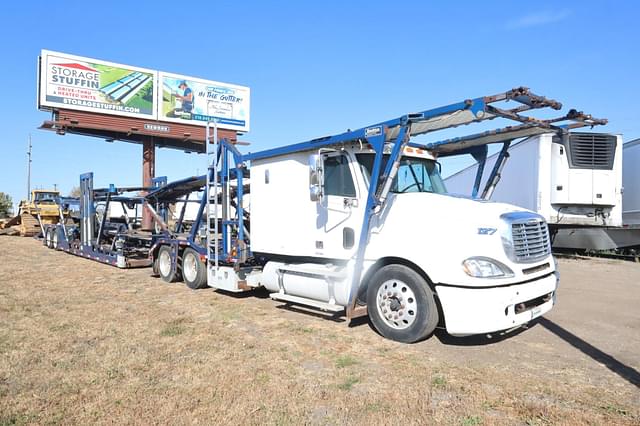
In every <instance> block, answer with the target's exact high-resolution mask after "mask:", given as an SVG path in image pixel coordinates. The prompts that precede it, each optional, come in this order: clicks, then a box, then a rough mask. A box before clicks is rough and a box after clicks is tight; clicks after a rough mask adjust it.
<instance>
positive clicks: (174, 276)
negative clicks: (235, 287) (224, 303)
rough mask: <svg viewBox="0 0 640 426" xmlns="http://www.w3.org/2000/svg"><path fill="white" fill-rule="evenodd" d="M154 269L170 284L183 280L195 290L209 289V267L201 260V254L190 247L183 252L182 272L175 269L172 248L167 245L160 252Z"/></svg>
mask: <svg viewBox="0 0 640 426" xmlns="http://www.w3.org/2000/svg"><path fill="white" fill-rule="evenodd" d="M153 269H154V272H156V273H157V274H158V275H160V277H161V278H162V279H163V280H164V281H166V282H168V283H172V282H175V281H179V280H180V279H182V280H184V282H185V283H186V284H187V286H188V287H189V288H191V289H193V290H197V289H201V288H206V287H207V267H206V265H205V264H204V262H202V261H201V260H200V253H198V252H197V251H195V250H194V249H192V248H190V247H187V248H186V249H184V251H183V252H182V263H181V271H178V270H177V269H178V268H174V265H173V262H172V253H171V247H169V246H167V245H165V246H162V247H160V249H159V250H158V255H157V256H156V259H155V262H154V265H153Z"/></svg>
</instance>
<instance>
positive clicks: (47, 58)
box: [38, 50, 157, 119]
mask: <svg viewBox="0 0 640 426" xmlns="http://www.w3.org/2000/svg"><path fill="white" fill-rule="evenodd" d="M40 61H41V62H40V75H39V79H40V84H39V86H38V90H39V107H40V108H48V109H51V108H65V109H75V110H82V111H91V112H97V113H102V114H115V115H124V116H128V117H140V118H146V119H156V118H157V107H156V105H155V103H156V101H155V100H156V97H157V95H156V90H157V73H156V72H155V71H153V70H148V69H144V68H137V67H132V66H129V65H121V64H114V63H112V62H106V61H100V60H97V59H91V58H83V57H80V56H74V55H67V54H64V53H58V52H51V51H48V50H43V51H42V56H41V58H40Z"/></svg>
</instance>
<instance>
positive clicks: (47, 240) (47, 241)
mask: <svg viewBox="0 0 640 426" xmlns="http://www.w3.org/2000/svg"><path fill="white" fill-rule="evenodd" d="M44 245H45V246H47V247H48V248H52V247H53V243H52V232H51V228H47V229H46V230H45V231H44Z"/></svg>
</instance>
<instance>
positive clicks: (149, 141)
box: [142, 136, 156, 231]
mask: <svg viewBox="0 0 640 426" xmlns="http://www.w3.org/2000/svg"><path fill="white" fill-rule="evenodd" d="M154 177H156V143H155V140H154V137H153V136H147V137H145V138H144V139H143V141H142V186H144V187H147V188H150V187H151V186H153V178H154ZM142 229H143V230H145V231H150V230H152V229H153V218H152V217H151V214H150V213H149V211H147V209H142Z"/></svg>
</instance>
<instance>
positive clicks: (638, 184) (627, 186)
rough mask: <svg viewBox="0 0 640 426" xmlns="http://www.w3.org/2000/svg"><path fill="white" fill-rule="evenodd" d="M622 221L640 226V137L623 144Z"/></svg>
mask: <svg viewBox="0 0 640 426" xmlns="http://www.w3.org/2000/svg"><path fill="white" fill-rule="evenodd" d="M623 151H624V160H623V164H624V165H623V166H622V183H623V185H624V193H623V194H622V223H623V224H624V225H628V226H638V227H640V139H635V140H632V141H630V142H627V143H626V144H624V147H623Z"/></svg>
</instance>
